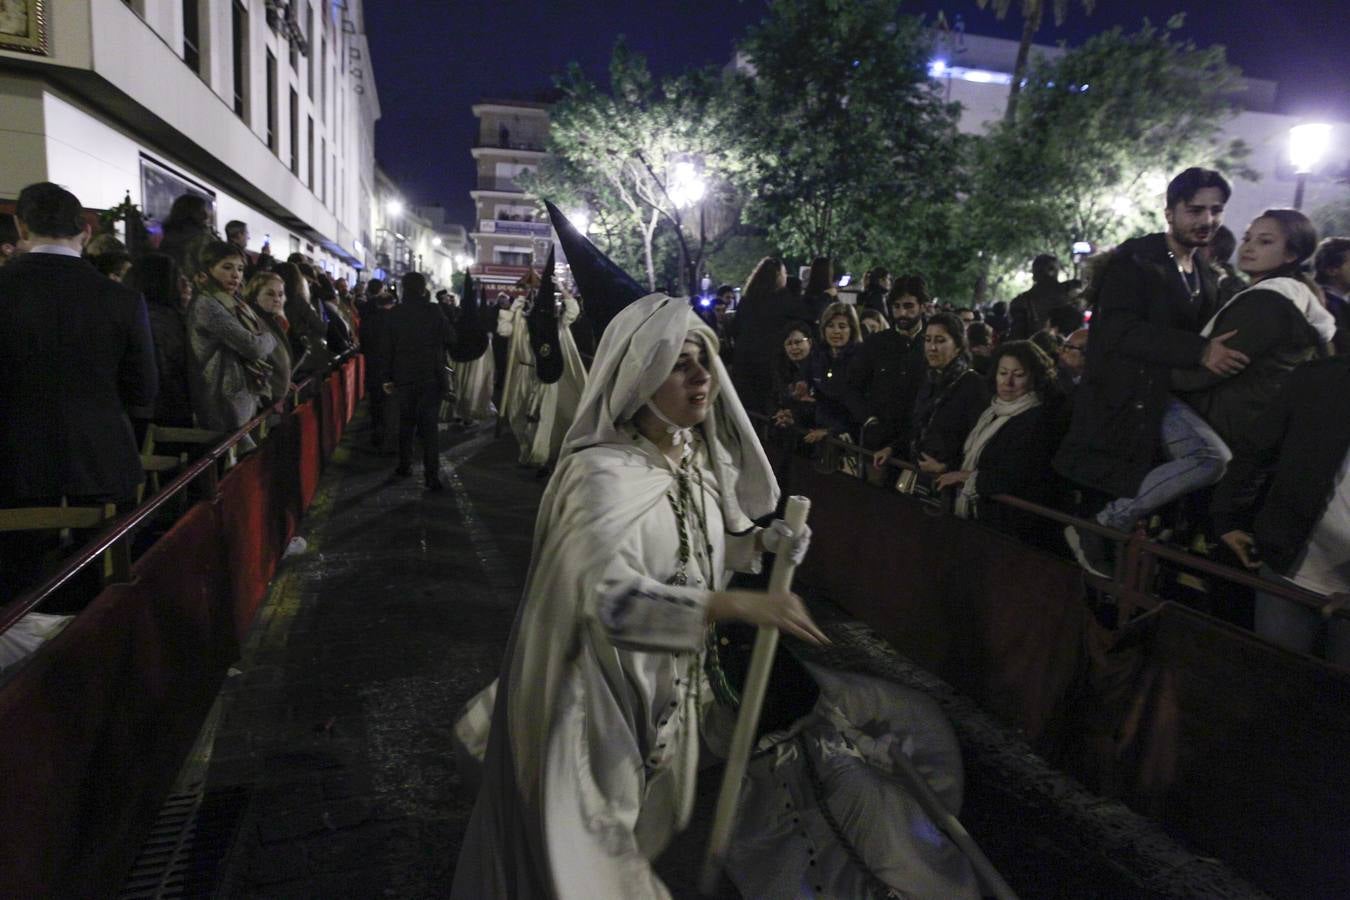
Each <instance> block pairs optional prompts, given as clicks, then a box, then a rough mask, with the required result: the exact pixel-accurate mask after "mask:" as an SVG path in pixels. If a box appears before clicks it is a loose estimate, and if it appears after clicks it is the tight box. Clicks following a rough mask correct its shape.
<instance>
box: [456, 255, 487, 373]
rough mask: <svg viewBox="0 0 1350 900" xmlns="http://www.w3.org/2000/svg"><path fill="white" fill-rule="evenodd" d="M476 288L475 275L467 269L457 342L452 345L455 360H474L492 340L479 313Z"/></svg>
mask: <svg viewBox="0 0 1350 900" xmlns="http://www.w3.org/2000/svg"><path fill="white" fill-rule="evenodd" d="M476 290H477V288H476V287H475V286H474V283H473V276H472V275H470V274H469V273H468V272H467V271H466V272H465V273H464V290H463V292H461V293H460V295H459V315H458V317H456V319H455V342H454V343H453V344H451V345H450V358H451V359H453V360H454V361H455V362H462V363H468V362H473V361H474V360H475V359H478V358H479V357H480V356H482V355H483V354H484V353H486V352H487V349H488V346H489V344H490V342H491V335H489V334H488V332H487V329H486V328H484V327H483V319H482V316H480V315H479V314H478V298H477V295H476V294H475V291H476Z"/></svg>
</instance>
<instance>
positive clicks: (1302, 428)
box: [1210, 356, 1350, 665]
mask: <svg viewBox="0 0 1350 900" xmlns="http://www.w3.org/2000/svg"><path fill="white" fill-rule="evenodd" d="M1233 450H1234V453H1233V461H1232V463H1231V464H1230V465H1229V467H1228V474H1227V475H1226V476H1225V477H1224V479H1223V481H1222V482H1220V484H1219V487H1218V489H1217V490H1216V491H1215V492H1214V502H1213V503H1212V505H1211V507H1210V514H1211V516H1212V517H1213V520H1214V531H1215V533H1216V534H1218V535H1220V536H1221V539H1222V540H1223V542H1224V543H1225V544H1227V545H1228V546H1229V547H1230V548H1231V549H1232V550H1233V552H1234V553H1235V554H1237V556H1238V558H1239V559H1240V560H1241V561H1242V563H1243V564H1244V565H1246V566H1248V567H1249V568H1253V569H1255V568H1258V567H1260V566H1261V565H1262V563H1264V565H1265V574H1266V575H1267V576H1268V577H1273V578H1287V579H1289V580H1291V581H1293V582H1294V583H1296V584H1298V585H1299V586H1300V587H1304V588H1306V589H1308V590H1311V591H1315V592H1317V593H1320V594H1324V595H1334V594H1340V593H1347V592H1350V357H1345V356H1334V357H1331V358H1329V359H1322V360H1315V361H1313V362H1310V363H1307V364H1305V365H1302V366H1299V367H1298V368H1297V369H1294V370H1293V371H1292V372H1290V373H1289V376H1288V378H1287V379H1286V380H1285V382H1284V385H1283V386H1282V388H1281V389H1280V393H1279V394H1277V395H1276V397H1275V401H1274V403H1272V404H1271V406H1270V408H1269V409H1268V410H1267V411H1266V413H1265V415H1263V416H1262V417H1261V418H1260V420H1259V421H1258V422H1257V423H1256V425H1255V427H1253V428H1251V429H1250V430H1248V431H1247V432H1246V433H1244V434H1243V435H1241V436H1239V438H1238V439H1237V440H1236V446H1235V447H1234V448H1233ZM1262 498H1264V500H1263V499H1262ZM1253 532H1254V533H1253ZM1257 550H1259V551H1260V553H1259V557H1258V554H1257ZM1328 624H1329V632H1330V633H1329V635H1328V636H1329V638H1330V640H1329V641H1328V654H1327V656H1328V658H1330V659H1332V660H1333V661H1334V662H1338V663H1340V664H1341V665H1350V621H1347V620H1345V619H1341V618H1336V619H1333V620H1331V622H1330V623H1328ZM1323 626H1324V622H1323V619H1322V616H1321V615H1320V614H1319V613H1318V612H1317V610H1315V609H1310V608H1308V607H1305V606H1302V605H1299V604H1296V603H1293V602H1292V601H1289V600H1284V599H1282V598H1279V597H1276V596H1275V595H1273V594H1264V593H1258V594H1257V598H1256V630H1257V633H1259V634H1261V635H1262V636H1263V637H1266V638H1269V639H1270V640H1273V641H1275V642H1276V643H1278V644H1280V645H1282V646H1285V647H1288V648H1289V649H1291V650H1296V651H1298V652H1300V653H1309V652H1311V651H1312V649H1313V645H1314V643H1315V640H1316V638H1317V636H1318V634H1319V632H1320V631H1321V630H1322V628H1323Z"/></svg>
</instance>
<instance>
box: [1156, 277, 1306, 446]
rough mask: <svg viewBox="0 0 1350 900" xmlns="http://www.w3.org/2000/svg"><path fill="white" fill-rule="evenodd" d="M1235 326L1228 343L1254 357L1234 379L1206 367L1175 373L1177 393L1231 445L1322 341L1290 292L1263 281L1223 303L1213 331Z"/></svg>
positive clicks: (1254, 421)
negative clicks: (1268, 287)
mask: <svg viewBox="0 0 1350 900" xmlns="http://www.w3.org/2000/svg"><path fill="white" fill-rule="evenodd" d="M1313 302H1317V301H1315V300H1314V301H1313ZM1234 330H1236V331H1237V334H1235V335H1233V337H1232V338H1231V339H1230V340H1229V341H1227V345H1228V346H1229V347H1232V348H1234V349H1236V350H1241V351H1242V352H1243V353H1245V354H1247V356H1248V357H1249V358H1250V359H1251V362H1250V363H1248V364H1247V368H1245V369H1243V370H1242V371H1241V372H1239V373H1238V374H1236V375H1234V376H1232V377H1231V378H1224V377H1222V376H1220V375H1215V374H1214V373H1213V372H1211V371H1209V370H1208V369H1203V368H1199V369H1184V370H1180V371H1177V372H1174V373H1173V375H1172V388H1173V390H1174V391H1176V393H1177V395H1178V396H1179V397H1181V399H1183V400H1185V401H1186V402H1187V403H1189V404H1190V405H1191V406H1192V407H1193V408H1194V409H1195V411H1196V412H1198V413H1200V415H1201V416H1203V417H1204V419H1205V421H1206V422H1208V423H1209V424H1210V427H1212V428H1213V429H1214V430H1215V431H1217V432H1218V433H1219V437H1221V438H1223V439H1224V441H1225V443H1227V444H1228V445H1229V446H1230V447H1231V446H1232V445H1233V442H1234V441H1235V440H1236V439H1237V438H1238V437H1239V436H1241V435H1242V434H1244V433H1246V432H1247V431H1248V430H1249V429H1251V428H1252V427H1254V426H1255V425H1256V421H1257V419H1259V418H1260V417H1261V415H1262V414H1263V413H1264V412H1265V411H1266V409H1267V407H1269V406H1270V404H1271V402H1272V401H1273V400H1274V399H1275V395H1276V394H1277V393H1278V392H1279V390H1280V385H1281V384H1283V383H1284V379H1285V377H1286V376H1287V375H1288V374H1289V372H1290V371H1291V370H1292V369H1293V368H1294V367H1295V366H1297V365H1299V364H1300V363H1304V362H1307V361H1308V360H1310V359H1312V358H1313V357H1314V356H1315V355H1316V354H1317V352H1318V348H1319V347H1320V346H1321V340H1320V339H1319V338H1318V335H1317V332H1316V331H1314V330H1313V327H1312V326H1311V325H1309V324H1308V320H1307V319H1306V318H1304V316H1303V313H1301V312H1300V311H1299V310H1298V309H1297V308H1296V307H1295V306H1294V304H1293V303H1292V302H1290V301H1289V299H1288V298H1287V297H1285V296H1284V295H1283V294H1281V293H1279V292H1277V291H1273V290H1262V289H1261V288H1260V287H1259V286H1258V287H1255V288H1251V289H1249V290H1247V291H1245V292H1243V293H1242V294H1241V295H1240V296H1239V297H1238V298H1237V299H1236V300H1235V301H1234V302H1233V303H1232V304H1230V305H1229V306H1227V307H1225V308H1224V310H1223V311H1222V312H1221V313H1219V315H1218V318H1217V319H1216V320H1215V322H1214V328H1213V332H1212V333H1214V334H1226V333H1227V332H1229V331H1234Z"/></svg>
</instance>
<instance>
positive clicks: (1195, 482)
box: [1097, 397, 1233, 531]
mask: <svg viewBox="0 0 1350 900" xmlns="http://www.w3.org/2000/svg"><path fill="white" fill-rule="evenodd" d="M1162 440H1163V449H1164V450H1165V451H1166V453H1167V456H1168V459H1169V461H1168V462H1165V463H1163V464H1162V465H1160V466H1158V467H1157V468H1155V469H1153V470H1152V471H1151V472H1149V473H1148V474H1147V475H1145V476H1144V480H1143V482H1142V483H1141V484H1140V485H1139V493H1138V494H1136V495H1135V496H1133V497H1122V498H1120V499H1118V500H1112V501H1111V502H1110V503H1108V504H1106V506H1104V507H1102V511H1101V512H1099V513H1097V521H1098V522H1100V523H1101V524H1103V525H1106V526H1108V527H1110V528H1115V529H1117V530H1118V531H1132V530H1133V529H1134V524H1135V523H1136V522H1137V521H1139V520H1140V519H1142V518H1144V517H1145V516H1148V515H1150V514H1152V513H1153V511H1154V510H1156V509H1160V508H1161V507H1164V506H1166V505H1167V504H1169V503H1171V502H1172V501H1173V500H1175V499H1177V498H1178V497H1184V496H1186V495H1187V494H1189V493H1191V492H1192V491H1198V490H1200V489H1201V488H1206V487H1209V486H1210V485H1212V484H1217V483H1218V482H1219V480H1220V479H1222V478H1223V473H1224V470H1225V469H1226V468H1227V467H1228V462H1229V460H1231V459H1232V458H1233V454H1232V453H1231V452H1230V451H1229V449H1228V445H1227V444H1225V443H1224V442H1223V438H1221V437H1219V435H1218V434H1217V433H1216V432H1215V431H1214V429H1213V428H1210V427H1209V424H1208V423H1207V422H1205V420H1204V419H1202V418H1200V415H1199V413H1197V412H1196V411H1195V410H1193V409H1191V408H1190V406H1188V405H1186V404H1185V403H1183V402H1181V401H1180V400H1178V399H1176V398H1175V397H1169V398H1168V400H1167V408H1166V409H1165V410H1163V419H1162Z"/></svg>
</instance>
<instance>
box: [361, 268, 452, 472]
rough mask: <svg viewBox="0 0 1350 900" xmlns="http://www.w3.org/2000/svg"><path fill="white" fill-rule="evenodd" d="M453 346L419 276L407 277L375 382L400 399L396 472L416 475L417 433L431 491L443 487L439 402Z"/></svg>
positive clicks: (441, 315)
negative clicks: (447, 360)
mask: <svg viewBox="0 0 1350 900" xmlns="http://www.w3.org/2000/svg"><path fill="white" fill-rule="evenodd" d="M454 342H455V335H454V331H453V330H452V329H451V327H450V321H449V319H447V318H446V317H445V313H444V312H442V310H441V306H440V304H439V303H436V302H434V301H433V300H432V298H431V294H430V292H429V291H428V290H427V278H426V276H425V275H423V274H422V273H420V272H409V273H408V274H407V275H404V276H403V302H402V303H400V304H399V305H398V306H396V307H395V308H394V309H393V310H392V311H391V312H390V313H389V320H388V323H387V326H386V328H385V332H384V335H383V336H382V347H381V350H380V352H379V353H378V355H377V360H376V365H377V369H376V373H375V374H376V380H377V382H378V383H379V384H380V387H381V389H382V390H383V391H384V393H386V394H391V395H394V396H396V397H397V398H398V468H397V469H395V470H394V474H395V475H398V476H400V477H406V476H408V475H411V474H412V452H413V433H414V432H417V433H418V434H419V435H420V437H421V440H422V477H423V478H424V479H425V480H426V485H427V490H430V491H439V490H441V489H442V484H441V478H440V459H441V448H440V431H439V422H438V413H439V411H440V408H441V398H442V397H443V396H444V395H445V394H446V392H447V391H448V390H449V387H450V385H449V378H448V374H449V373H448V370H447V369H446V365H445V354H446V353H447V352H448V351H449V350H450V347H451V345H452V344H454Z"/></svg>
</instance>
